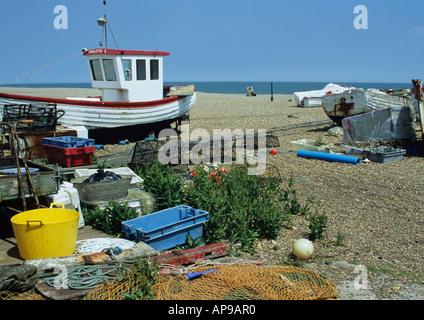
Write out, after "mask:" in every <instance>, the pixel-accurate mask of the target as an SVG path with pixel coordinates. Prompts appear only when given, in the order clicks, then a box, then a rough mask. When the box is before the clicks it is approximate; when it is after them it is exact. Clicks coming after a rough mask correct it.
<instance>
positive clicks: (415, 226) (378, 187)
mask: <svg viewBox="0 0 424 320" xmlns="http://www.w3.org/2000/svg"><path fill="white" fill-rule="evenodd" d="M273 98H274V99H273V101H271V96H270V95H260V96H256V97H247V96H246V95H242V94H240V95H223V94H203V93H199V94H198V102H197V105H196V107H195V108H194V109H193V110H192V112H191V114H190V120H191V122H190V129H192V128H193V129H195V128H204V129H207V130H213V129H216V128H219V129H225V128H230V129H236V128H241V129H244V130H245V129H255V130H257V129H266V130H267V133H268V134H272V135H275V136H277V137H278V139H279V142H280V148H279V150H280V152H279V154H278V155H270V154H269V155H267V164H268V165H271V166H275V167H276V168H278V171H279V172H280V175H281V176H282V177H283V178H286V179H288V178H290V177H291V176H292V177H293V178H294V179H295V181H296V182H295V189H296V192H297V196H298V197H299V199H300V201H301V202H302V203H303V204H305V203H309V204H310V206H311V208H312V210H317V211H319V212H326V214H327V216H328V219H329V220H328V230H327V236H328V242H329V243H335V242H336V238H337V237H338V236H341V237H343V241H342V246H335V245H329V246H324V245H321V244H315V250H316V254H317V256H318V257H322V258H321V259H320V258H318V259H317V260H316V261H318V262H312V263H309V262H308V263H306V267H307V268H311V269H313V270H315V271H319V272H322V273H325V274H327V275H328V276H329V277H330V278H331V279H332V280H333V281H334V282H336V283H337V285H338V287H339V289H340V291H341V294H342V296H343V298H345V299H423V298H424V288H423V285H422V284H423V280H424V268H423V265H424V216H423V210H422V205H423V200H424V198H423V193H422V191H421V190H420V189H421V187H422V185H423V183H422V181H421V179H420V178H419V177H420V176H421V175H422V174H424V166H423V159H422V158H421V157H404V158H403V160H402V161H399V162H389V163H384V164H382V163H374V162H369V163H361V164H360V165H351V164H345V163H337V162H326V161H320V160H310V159H304V158H298V157H297V156H296V153H295V152H292V148H291V144H290V142H291V141H296V140H299V139H312V140H316V141H322V142H324V143H330V144H337V143H340V142H342V141H343V136H330V135H328V130H329V129H331V128H332V127H334V126H335V124H334V123H333V122H332V121H331V120H329V118H328V117H327V115H326V114H325V112H324V110H323V109H322V108H319V107H318V108H300V107H297V106H296V104H295V103H294V98H293V96H292V95H274V97H273ZM420 135H421V133H420V132H417V137H420ZM333 151H334V152H339V153H343V149H342V148H341V147H339V146H337V145H335V147H334V149H333ZM308 227H309V224H308V222H307V221H306V220H305V219H304V218H303V217H300V216H299V217H295V219H294V225H293V227H292V228H291V229H284V230H283V231H282V233H281V235H280V236H279V237H278V238H277V239H276V240H271V241H269V240H264V241H260V242H258V243H257V250H256V257H257V258H258V259H259V260H260V261H262V263H265V264H284V263H287V262H288V261H289V260H290V259H292V257H291V256H290V254H291V252H292V245H293V242H294V241H295V240H296V239H299V238H305V237H307V233H308V230H309V228H308ZM358 266H361V267H358ZM362 266H363V267H365V270H366V271H365V272H366V276H367V279H368V286H367V289H362V290H355V289H353V290H352V283H353V282H354V281H355V280H357V279H359V278H358V276H360V275H361V272H360V271H359V270H363V269H361V268H363V267H362ZM362 275H364V274H363V273H362ZM417 290H418V291H417Z"/></svg>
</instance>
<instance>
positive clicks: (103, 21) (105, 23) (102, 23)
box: [97, 1, 119, 49]
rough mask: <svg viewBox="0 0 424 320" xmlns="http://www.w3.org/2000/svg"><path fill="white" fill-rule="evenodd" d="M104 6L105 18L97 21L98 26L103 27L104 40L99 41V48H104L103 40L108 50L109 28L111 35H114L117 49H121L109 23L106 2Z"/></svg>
mask: <svg viewBox="0 0 424 320" xmlns="http://www.w3.org/2000/svg"><path fill="white" fill-rule="evenodd" d="M103 5H104V14H103V17H100V18H99V19H97V24H98V25H99V26H101V27H103V30H102V39H101V40H100V41H99V46H100V47H102V46H103V38H104V39H105V48H106V49H107V27H109V30H110V33H111V34H112V38H113V41H114V42H115V46H116V48H117V49H119V47H118V44H117V43H116V39H115V36H114V35H113V32H112V28H111V27H110V24H109V21H108V20H107V17H106V1H103Z"/></svg>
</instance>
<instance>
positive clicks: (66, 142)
mask: <svg viewBox="0 0 424 320" xmlns="http://www.w3.org/2000/svg"><path fill="white" fill-rule="evenodd" d="M43 145H49V146H56V147H60V148H80V147H90V146H94V139H87V138H78V137H72V136H64V137H53V138H43Z"/></svg>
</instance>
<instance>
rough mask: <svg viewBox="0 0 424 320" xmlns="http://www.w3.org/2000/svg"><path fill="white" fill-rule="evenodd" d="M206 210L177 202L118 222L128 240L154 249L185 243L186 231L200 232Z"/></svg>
mask: <svg viewBox="0 0 424 320" xmlns="http://www.w3.org/2000/svg"><path fill="white" fill-rule="evenodd" d="M207 221H209V212H206V211H203V210H199V209H194V208H192V207H189V206H186V205H181V206H177V207H173V208H169V209H165V210H162V211H158V212H154V213H151V214H148V215H146V216H142V217H139V218H135V219H131V220H128V221H123V222H122V231H123V232H124V234H125V237H126V238H127V239H129V240H133V239H137V240H140V241H143V242H144V243H146V244H148V245H149V246H151V247H152V248H153V249H155V250H160V251H161V250H168V249H171V248H174V247H175V246H177V245H182V244H184V243H185V241H186V238H187V234H188V233H190V236H191V237H192V238H193V239H196V238H199V237H201V236H202V234H203V224H204V223H205V222H207Z"/></svg>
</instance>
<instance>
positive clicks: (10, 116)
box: [3, 103, 65, 132]
mask: <svg viewBox="0 0 424 320" xmlns="http://www.w3.org/2000/svg"><path fill="white" fill-rule="evenodd" d="M64 114H65V111H63V110H57V105H56V104H49V103H39V104H7V105H5V106H4V108H3V122H7V123H11V124H14V123H18V122H22V121H27V120H31V121H30V122H29V121H27V122H25V123H19V124H18V125H17V130H18V131H27V132H31V131H54V130H56V126H57V122H58V120H59V119H60V118H61V117H62V116H63V115H64Z"/></svg>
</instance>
